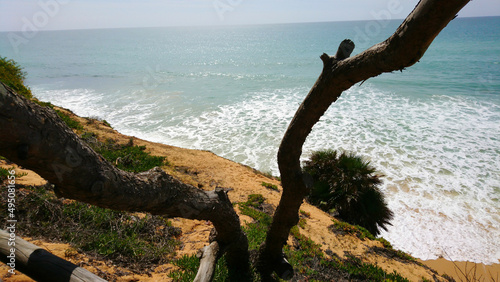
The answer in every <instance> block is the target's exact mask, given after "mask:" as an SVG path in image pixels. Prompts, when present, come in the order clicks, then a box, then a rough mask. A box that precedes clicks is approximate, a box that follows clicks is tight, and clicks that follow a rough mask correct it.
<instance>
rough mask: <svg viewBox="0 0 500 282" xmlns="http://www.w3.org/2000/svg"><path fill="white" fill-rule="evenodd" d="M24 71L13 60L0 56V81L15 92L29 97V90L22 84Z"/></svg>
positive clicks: (24, 76)
mask: <svg viewBox="0 0 500 282" xmlns="http://www.w3.org/2000/svg"><path fill="white" fill-rule="evenodd" d="M25 78H26V72H24V71H23V69H22V68H21V66H19V65H18V64H17V63H16V62H15V61H14V60H9V59H7V58H5V57H0V81H1V82H3V83H5V84H6V85H7V86H9V87H10V88H12V89H13V90H14V91H16V92H17V93H19V94H21V95H23V96H24V97H26V98H28V99H31V98H32V97H33V95H32V94H31V90H30V89H29V88H27V87H26V86H24V79H25Z"/></svg>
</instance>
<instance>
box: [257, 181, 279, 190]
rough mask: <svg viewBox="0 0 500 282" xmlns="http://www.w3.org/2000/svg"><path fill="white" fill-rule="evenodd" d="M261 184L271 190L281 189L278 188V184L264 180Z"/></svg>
mask: <svg viewBox="0 0 500 282" xmlns="http://www.w3.org/2000/svg"><path fill="white" fill-rule="evenodd" d="M260 185H262V186H264V187H266V188H267V189H271V190H274V191H279V190H278V186H276V185H274V184H271V183H267V182H262V183H261V184H260Z"/></svg>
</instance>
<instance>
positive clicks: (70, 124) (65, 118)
mask: <svg viewBox="0 0 500 282" xmlns="http://www.w3.org/2000/svg"><path fill="white" fill-rule="evenodd" d="M55 111H56V113H57V115H58V116H59V117H60V118H61V119H62V120H63V121H64V123H66V125H67V126H68V127H69V128H71V129H76V130H83V126H82V124H81V123H80V122H79V121H77V120H76V119H72V118H71V117H70V116H68V115H67V114H65V113H63V112H62V111H59V110H55Z"/></svg>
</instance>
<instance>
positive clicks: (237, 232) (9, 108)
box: [0, 83, 249, 269]
mask: <svg viewBox="0 0 500 282" xmlns="http://www.w3.org/2000/svg"><path fill="white" fill-rule="evenodd" d="M0 128H1V130H0V155H2V156H4V157H6V158H8V159H9V160H11V161H13V162H15V163H16V164H18V165H21V166H23V167H25V168H28V169H31V170H33V171H35V172H37V173H38V174H39V175H40V176H42V177H43V178H45V179H46V180H48V181H49V182H50V183H52V184H54V185H55V191H56V194H57V195H58V196H61V197H65V198H68V199H74V200H77V201H82V202H86V203H89V204H93V205H96V206H99V207H103V208H110V209H114V210H120V211H138V212H148V213H151V214H158V215H160V214H161V215H167V216H170V217H182V218H188V219H198V220H210V221H211V222H212V223H213V225H214V227H215V229H216V231H217V232H216V237H215V240H216V241H217V242H218V243H219V245H220V246H221V250H225V251H227V253H226V255H227V258H228V259H227V261H228V264H229V266H230V267H231V268H239V269H241V268H243V269H247V267H248V260H249V253H248V242H247V238H246V235H245V234H244V233H243V232H242V230H241V227H240V220H239V217H238V215H237V214H236V212H235V210H234V208H233V206H232V204H231V202H230V201H229V198H228V197H227V194H226V192H225V190H224V189H220V188H218V189H216V190H215V191H209V192H207V191H203V190H201V189H198V188H195V187H193V186H191V185H188V184H184V183H182V182H180V181H178V180H176V179H175V178H173V177H172V176H170V175H168V174H166V173H165V172H164V171H163V170H161V169H160V168H154V169H152V170H150V171H147V172H143V173H139V174H133V173H129V172H125V171H122V170H119V169H117V168H116V167H114V166H113V165H111V164H110V163H108V162H107V161H105V160H104V159H103V158H102V157H101V156H100V155H98V154H97V153H95V152H94V151H93V150H92V149H91V148H90V147H88V146H87V144H85V143H84V142H83V141H82V140H81V139H80V138H79V137H78V136H77V135H76V134H74V133H73V132H72V131H71V130H70V129H69V128H68V127H67V126H66V125H65V124H64V123H63V122H62V121H61V119H60V118H59V117H58V116H57V115H56V113H55V112H54V111H53V110H52V109H49V108H46V107H42V106H39V105H37V104H35V103H33V102H31V101H28V100H26V99H25V98H24V97H22V96H20V95H17V94H15V93H14V92H13V91H12V90H11V89H10V88H8V87H6V86H5V85H4V84H3V83H2V84H0Z"/></svg>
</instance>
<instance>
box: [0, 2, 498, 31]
mask: <svg viewBox="0 0 500 282" xmlns="http://www.w3.org/2000/svg"><path fill="white" fill-rule="evenodd" d="M417 3H418V0H411V1H410V0H352V1H348V0H342V1H341V0H287V1H285V0H142V1H140V0H0V31H22V30H30V29H33V28H35V29H36V30H54V29H86V28H115V27H150V26H185V25H188V26H192V25H234V24H259V23H288V22H317V21H345V20H372V19H377V17H379V18H380V17H382V18H384V19H385V18H386V17H390V18H391V19H401V18H404V17H406V15H408V13H409V12H411V10H412V9H413V7H415V5H416V4H417ZM459 16H461V17H471V16H500V0H474V1H471V2H470V3H469V4H468V5H467V6H466V7H465V8H464V9H463V10H462V11H461V12H460V13H459Z"/></svg>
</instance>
